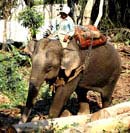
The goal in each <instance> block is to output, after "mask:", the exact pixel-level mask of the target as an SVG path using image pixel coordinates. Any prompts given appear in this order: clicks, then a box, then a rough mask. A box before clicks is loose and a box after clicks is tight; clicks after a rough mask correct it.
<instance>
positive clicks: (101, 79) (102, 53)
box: [21, 39, 121, 122]
mask: <svg viewBox="0 0 130 133" xmlns="http://www.w3.org/2000/svg"><path fill="white" fill-rule="evenodd" d="M34 44H35V45H34ZM32 46H33V48H31V51H30V52H31V53H32V71H31V75H30V84H29V92H28V98H27V102H26V107H25V110H24V112H23V114H22V120H21V121H22V122H26V121H27V119H28V116H29V113H30V112H31V108H32V107H33V105H34V103H35V99H36V97H37V95H38V92H39V89H40V86H41V85H42V83H43V82H44V81H49V80H50V81H51V82H50V83H51V84H53V82H52V81H54V82H55V80H54V79H55V78H57V77H62V75H60V71H61V69H63V70H64V76H65V77H66V78H69V77H71V73H72V72H73V70H75V69H76V68H79V67H80V66H81V65H83V64H84V65H85V66H86V67H85V68H84V70H83V71H81V72H80V73H79V74H78V75H77V76H76V77H75V78H73V79H72V80H70V81H69V82H66V83H65V84H64V85H60V86H58V87H57V88H56V92H55V95H54V99H53V102H52V104H51V107H50V110H49V116H50V117H58V116H59V115H60V113H61V110H62V108H63V106H64V104H65V103H66V102H67V100H68V98H69V97H70V95H71V94H72V93H73V92H74V91H75V92H76V93H77V96H78V100H79V102H80V103H85V102H87V99H86V93H87V91H88V90H94V91H97V92H99V93H101V98H102V104H103V107H107V106H109V105H110V104H111V99H112V93H113V90H114V88H115V85H116V82H117V80H118V78H119V76H120V71H121V64H120V58H119V56H118V53H117V51H116V50H115V49H114V47H113V46H112V45H111V44H110V43H108V42H107V43H106V44H104V45H102V46H99V47H94V48H92V49H91V50H90V51H89V50H88V49H86V50H80V49H79V47H78V45H77V44H76V43H75V41H74V40H72V41H71V43H70V44H69V46H68V49H62V47H61V45H60V43H59V41H56V40H49V39H41V40H39V41H36V42H33V45H32ZM29 47H30V46H29ZM66 50H68V51H67V52H68V54H65V55H64V53H65V52H66ZM88 51H89V52H90V55H89V58H88V56H87V54H88ZM67 52H66V53H67ZM80 105H84V104H80ZM81 108H82V106H81ZM80 110H82V109H80ZM80 110H79V111H80ZM79 113H80V112H79Z"/></svg>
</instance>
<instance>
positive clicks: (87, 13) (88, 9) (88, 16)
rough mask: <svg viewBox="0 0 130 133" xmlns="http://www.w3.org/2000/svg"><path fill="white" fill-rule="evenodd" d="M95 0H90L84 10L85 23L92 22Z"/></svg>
mask: <svg viewBox="0 0 130 133" xmlns="http://www.w3.org/2000/svg"><path fill="white" fill-rule="evenodd" d="M95 1H96V0H88V2H87V4H86V7H85V10H84V15H83V16H84V17H83V25H88V24H90V21H91V13H92V8H93V5H94V4H95Z"/></svg>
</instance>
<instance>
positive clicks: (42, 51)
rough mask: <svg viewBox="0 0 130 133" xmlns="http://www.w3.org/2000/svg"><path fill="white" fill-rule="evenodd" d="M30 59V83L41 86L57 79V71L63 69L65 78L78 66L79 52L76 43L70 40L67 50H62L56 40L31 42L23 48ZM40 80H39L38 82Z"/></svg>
mask: <svg viewBox="0 0 130 133" xmlns="http://www.w3.org/2000/svg"><path fill="white" fill-rule="evenodd" d="M25 52H28V53H29V54H30V55H31V57H32V72H31V76H30V78H31V81H33V82H34V80H36V79H37V80H38V81H35V82H36V83H39V86H40V85H41V83H42V81H41V79H43V80H48V79H52V78H55V77H57V75H58V73H59V70H60V69H63V70H64V71H65V75H66V76H67V77H69V76H70V74H71V72H72V71H73V70H74V69H76V68H77V67H79V66H80V64H81V60H80V52H79V49H78V47H77V45H76V42H75V41H74V40H72V41H71V42H70V43H69V44H68V47H67V48H64V49H63V48H62V46H61V44H60V42H59V41H58V40H50V39H47V38H46V39H45V38H44V39H41V40H39V41H37V40H32V41H30V43H29V44H28V46H27V47H26V48H25ZM39 78H40V80H39Z"/></svg>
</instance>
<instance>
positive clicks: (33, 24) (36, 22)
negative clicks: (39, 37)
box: [18, 7, 43, 36]
mask: <svg viewBox="0 0 130 133" xmlns="http://www.w3.org/2000/svg"><path fill="white" fill-rule="evenodd" d="M18 20H19V21H21V24H22V25H23V26H24V27H26V28H29V29H30V32H31V35H32V36H35V35H36V33H37V32H38V28H39V27H41V26H42V25H43V15H42V13H39V12H38V11H36V9H35V8H34V7H32V8H29V7H27V8H25V9H24V10H23V11H22V12H20V13H19V16H18Z"/></svg>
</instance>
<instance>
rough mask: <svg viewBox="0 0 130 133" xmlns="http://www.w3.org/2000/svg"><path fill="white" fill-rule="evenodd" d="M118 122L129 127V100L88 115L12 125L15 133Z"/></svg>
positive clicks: (100, 126) (102, 126)
mask: <svg viewBox="0 0 130 133" xmlns="http://www.w3.org/2000/svg"><path fill="white" fill-rule="evenodd" d="M108 118H109V119H108ZM120 120H121V121H120ZM90 121H91V122H90ZM97 121H98V122H97ZM113 122H114V124H113ZM121 122H122V123H121ZM98 123H99V124H98ZM119 123H121V125H123V126H124V127H125V125H126V127H125V128H130V101H129V102H124V103H120V104H117V105H114V106H111V107H108V108H104V109H102V110H100V111H98V112H96V113H93V114H89V115H77V116H69V117H61V118H55V119H48V120H41V121H36V122H29V123H24V124H16V125H13V126H12V127H13V128H14V129H15V131H16V132H17V133H20V132H29V131H30V132H33V131H36V130H38V131H39V130H43V129H45V130H55V131H59V130H63V129H65V128H69V129H72V128H71V127H78V128H79V129H80V127H82V128H83V129H82V130H84V126H82V125H85V130H88V131H91V130H92V128H93V130H99V129H101V130H103V129H104V130H108V129H109V128H111V129H112V128H117V127H118V125H119ZM93 126H94V127H93ZM89 127H90V128H89ZM91 127H92V128H91ZM69 129H68V130H69ZM93 130H92V131H93ZM112 130H113V129H112ZM86 132H87V131H86ZM7 133H8V132H7Z"/></svg>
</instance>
